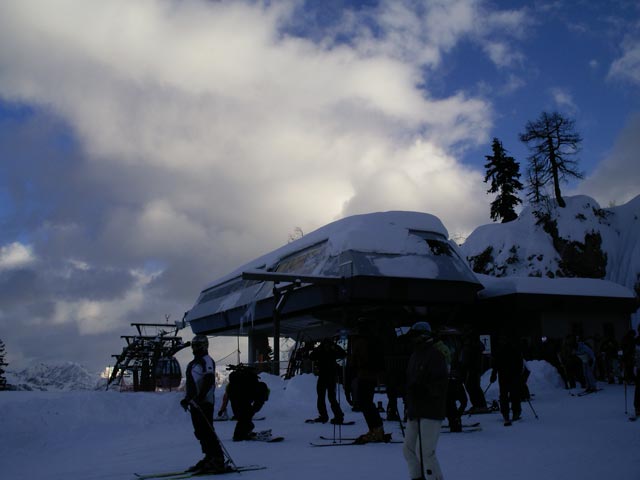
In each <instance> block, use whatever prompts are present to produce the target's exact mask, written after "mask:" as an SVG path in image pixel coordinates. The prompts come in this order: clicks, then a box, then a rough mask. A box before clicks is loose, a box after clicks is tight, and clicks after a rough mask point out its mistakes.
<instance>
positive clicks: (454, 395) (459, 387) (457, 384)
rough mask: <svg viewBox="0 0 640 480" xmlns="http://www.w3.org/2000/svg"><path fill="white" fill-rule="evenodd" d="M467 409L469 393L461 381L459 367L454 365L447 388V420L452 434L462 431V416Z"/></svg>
mask: <svg viewBox="0 0 640 480" xmlns="http://www.w3.org/2000/svg"><path fill="white" fill-rule="evenodd" d="M466 408H467V392H466V391H465V389H464V384H463V383H462V380H461V379H460V374H459V367H458V366H457V365H456V364H453V365H452V366H451V371H450V372H449V383H448V387H447V420H449V430H450V431H451V432H461V431H462V414H463V413H464V411H465V409H466Z"/></svg>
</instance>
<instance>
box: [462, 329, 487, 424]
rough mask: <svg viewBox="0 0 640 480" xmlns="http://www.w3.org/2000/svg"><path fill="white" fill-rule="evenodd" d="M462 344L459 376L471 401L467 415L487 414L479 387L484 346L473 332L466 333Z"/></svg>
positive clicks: (482, 393) (485, 402)
mask: <svg viewBox="0 0 640 480" xmlns="http://www.w3.org/2000/svg"><path fill="white" fill-rule="evenodd" d="M462 342H463V343H462V349H461V351H460V358H459V361H460V374H461V376H462V377H461V378H462V381H463V382H464V386H465V388H466V389H467V392H468V393H469V400H470V401H471V409H469V413H489V412H490V411H491V410H489V408H487V400H486V399H485V397H484V392H483V391H482V387H481V386H480V377H481V376H482V358H483V357H482V355H483V353H482V352H484V344H483V343H482V342H481V341H480V338H479V337H478V335H477V334H476V333H474V332H473V331H467V332H466V334H465V336H464V338H463V340H462Z"/></svg>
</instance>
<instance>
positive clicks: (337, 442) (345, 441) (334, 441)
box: [310, 433, 403, 447]
mask: <svg viewBox="0 0 640 480" xmlns="http://www.w3.org/2000/svg"><path fill="white" fill-rule="evenodd" d="M320 438H321V439H322V440H327V442H322V443H317V442H310V445H311V446H312V447H344V446H347V445H367V444H369V443H372V444H381V443H403V442H402V440H392V439H391V434H390V433H386V434H385V435H384V441H383V442H366V443H361V442H358V439H357V438H356V437H342V438H332V437H325V436H322V435H321V436H320ZM328 440H331V442H328Z"/></svg>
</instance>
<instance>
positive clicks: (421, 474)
mask: <svg viewBox="0 0 640 480" xmlns="http://www.w3.org/2000/svg"><path fill="white" fill-rule="evenodd" d="M416 421H417V422H418V446H419V448H420V476H422V477H424V456H423V454H422V432H421V431H420V418H418V419H417V420H416Z"/></svg>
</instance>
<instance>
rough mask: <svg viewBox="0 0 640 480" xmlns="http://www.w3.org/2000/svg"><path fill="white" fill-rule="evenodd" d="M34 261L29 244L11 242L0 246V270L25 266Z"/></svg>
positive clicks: (34, 257)
mask: <svg viewBox="0 0 640 480" xmlns="http://www.w3.org/2000/svg"><path fill="white" fill-rule="evenodd" d="M35 261H36V256H35V254H34V252H33V248H32V247H31V246H30V245H23V244H22V243H19V242H13V243H10V244H9V245H5V246H3V247H0V271H3V270H12V269H15V268H21V267H25V266H28V265H30V264H32V263H33V262H35Z"/></svg>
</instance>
